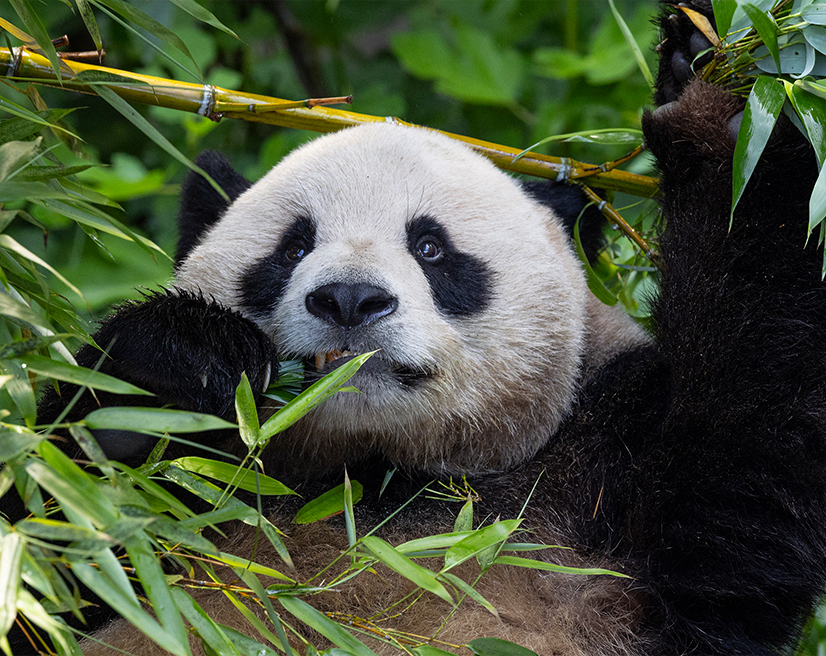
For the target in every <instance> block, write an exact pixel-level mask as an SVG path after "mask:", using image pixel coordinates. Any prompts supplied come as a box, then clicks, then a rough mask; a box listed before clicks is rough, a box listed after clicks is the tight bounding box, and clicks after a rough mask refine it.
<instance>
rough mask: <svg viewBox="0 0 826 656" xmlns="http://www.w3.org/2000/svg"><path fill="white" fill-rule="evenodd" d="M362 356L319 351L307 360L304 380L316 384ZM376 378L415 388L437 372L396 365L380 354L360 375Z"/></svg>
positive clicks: (344, 350)
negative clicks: (390, 379) (388, 377)
mask: <svg viewBox="0 0 826 656" xmlns="http://www.w3.org/2000/svg"><path fill="white" fill-rule="evenodd" d="M358 355H361V352H359V351H349V350H346V349H342V350H339V349H335V350H333V351H318V352H317V353H316V354H315V355H314V356H312V357H310V358H307V361H306V363H305V364H306V366H305V369H304V378H305V381H306V382H308V383H312V382H315V381H316V380H318V379H319V378H322V377H323V376H325V375H326V374H329V373H330V372H331V371H333V370H334V369H337V368H338V367H340V366H341V365H343V364H345V363H347V362H349V361H350V360H352V359H353V358H354V357H356V356H358ZM361 373H364V374H367V375H370V376H375V377H387V376H390V377H392V378H394V379H396V380H397V381H398V382H399V383H401V384H402V385H404V386H405V387H415V386H417V385H419V384H420V383H422V382H423V381H425V380H427V379H428V378H431V377H433V376H434V375H435V372H432V371H429V370H426V369H424V368H414V367H409V366H406V365H402V364H398V363H394V362H392V361H390V360H388V359H386V358H383V357H381V355H380V354H376V355H373V356H372V357H371V358H369V359H368V360H367V361H366V362H365V363H364V364H363V365H362V366H361V368H360V369H359V373H358V374H356V375H357V376H358V375H359V374H361Z"/></svg>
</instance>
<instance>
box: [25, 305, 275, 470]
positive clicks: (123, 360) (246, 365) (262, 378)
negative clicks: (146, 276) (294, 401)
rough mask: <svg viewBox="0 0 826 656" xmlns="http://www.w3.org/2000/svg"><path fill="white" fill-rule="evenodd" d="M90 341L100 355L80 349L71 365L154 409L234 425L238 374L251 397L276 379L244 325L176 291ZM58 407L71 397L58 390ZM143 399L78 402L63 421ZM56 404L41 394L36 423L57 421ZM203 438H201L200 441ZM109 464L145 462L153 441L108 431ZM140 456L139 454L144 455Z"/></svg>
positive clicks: (271, 356)
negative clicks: (122, 386)
mask: <svg viewBox="0 0 826 656" xmlns="http://www.w3.org/2000/svg"><path fill="white" fill-rule="evenodd" d="M95 341H96V342H97V344H98V345H99V346H100V348H101V349H103V350H104V351H105V352H106V355H105V356H103V357H102V355H101V352H100V351H99V350H98V349H95V348H92V347H90V346H86V347H84V348H83V349H81V350H80V351H79V352H78V354H77V360H78V363H79V364H81V365H82V366H86V367H90V368H99V369H100V371H101V372H103V373H106V374H109V375H112V376H115V377H117V378H120V379H121V380H125V381H127V382H130V383H132V384H134V385H137V386H138V387H140V388H142V389H145V390H147V391H149V392H152V393H153V394H155V396H156V398H155V400H154V405H172V406H175V407H177V408H179V409H182V410H188V411H195V412H203V413H206V414H212V415H217V416H219V417H223V418H224V419H227V420H230V421H234V420H235V390H236V388H237V386H238V383H239V382H240V380H241V374H242V373H246V375H247V378H248V379H249V381H250V385H251V387H252V389H253V392H254V393H255V394H256V395H258V394H260V393H261V392H262V391H263V390H264V389H266V387H267V385H268V384H269V382H270V379H271V378H274V377H275V376H276V375H277V372H278V364H277V359H276V354H275V349H274V346H273V344H272V342H271V341H270V340H269V338H268V337H267V336H266V335H265V334H264V333H263V332H262V331H261V330H260V329H259V328H258V327H257V326H256V325H255V324H253V323H252V322H251V321H249V320H248V319H245V318H244V317H242V316H241V315H240V314H238V313H237V312H234V311H232V310H229V309H227V308H225V307H223V306H221V305H219V304H218V303H216V302H214V301H207V300H206V299H204V298H202V297H200V296H197V295H194V294H190V293H186V292H181V291H174V292H163V293H157V294H152V295H149V296H148V297H147V298H146V300H144V301H143V302H140V303H131V304H127V305H124V306H122V307H120V308H119V309H118V310H117V311H116V313H115V314H114V315H113V316H112V317H110V318H109V319H108V320H107V321H106V322H104V323H103V325H102V326H101V328H100V330H99V331H98V332H97V333H96V334H95ZM62 396H63V399H67V398H72V396H73V390H71V389H69V390H64V392H63V394H62ZM147 402H148V403H150V404H151V403H152V400H151V399H150V397H145V396H141V397H123V396H115V395H109V394H105V393H98V394H97V396H96V397H92V396H91V395H90V394H86V395H84V397H83V398H82V400H81V401H80V402H79V403H78V404H77V405H76V406H75V410H74V411H73V413H72V415H71V416H70V417H69V419H70V420H76V419H80V418H82V416H84V415H85V414H86V413H88V412H89V411H90V410H93V409H94V408H96V407H98V405H99V404H100V405H104V406H107V405H108V406H113V405H146V404H147ZM63 403H64V402H63V401H62V400H58V399H56V398H55V394H54V393H53V392H51V391H50V392H49V393H47V395H46V396H45V397H44V399H43V401H42V402H41V405H40V411H41V417H42V421H49V420H50V419H51V418H50V416H49V415H55V416H56V415H57V414H58V413H59V412H60V411H61V410H62V408H63ZM205 437H208V434H205ZM99 438H100V439H99V441H100V442H101V446H103V447H104V451H106V453H107V455H108V456H109V457H112V458H115V459H119V460H131V459H132V458H139V456H140V455H144V456H145V455H146V453H148V450H149V449H151V446H152V444H153V443H154V441H152V440H147V439H138V436H137V435H136V434H132V433H129V434H127V433H126V432H124V431H120V432H118V431H115V432H111V434H109V433H106V434H102V435H100V436H99ZM145 452H146V453H145Z"/></svg>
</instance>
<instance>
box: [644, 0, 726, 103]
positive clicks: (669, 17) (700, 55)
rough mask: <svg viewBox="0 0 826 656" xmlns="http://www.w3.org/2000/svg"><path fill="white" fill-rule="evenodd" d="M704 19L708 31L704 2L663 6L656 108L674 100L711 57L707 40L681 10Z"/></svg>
mask: <svg viewBox="0 0 826 656" xmlns="http://www.w3.org/2000/svg"><path fill="white" fill-rule="evenodd" d="M684 8H685V9H687V10H689V11H692V12H696V14H699V15H701V16H704V17H705V18H706V20H707V21H708V25H709V27H710V29H715V27H714V12H713V11H712V9H711V4H710V3H709V2H707V1H704V0H694V1H693V2H690V3H680V5H679V6H676V5H674V4H672V3H667V4H666V5H665V11H664V13H663V15H662V16H661V18H660V31H661V40H660V43H659V44H658V45H657V54H658V55H659V57H660V65H659V71H658V74H657V89H656V93H655V97H654V100H655V102H656V104H657V105H664V104H666V103H670V102H673V101H675V100H677V99H678V98H679V97H680V95H681V94H682V92H683V90H684V89H685V87H686V85H688V83H689V82H691V80H692V79H693V78H694V76H695V73H696V72H697V71H699V70H700V69H702V67H703V66H705V65H706V64H707V63H708V62H709V61H711V58H712V57H713V56H714V54H713V51H712V47H713V46H712V43H711V41H710V40H709V38H708V37H707V36H706V35H705V34H704V33H703V31H702V30H700V29H699V28H698V27H697V26H696V25H695V24H694V23H693V22H692V20H691V19H690V18H689V16H688V14H686V12H685V11H683V9H684Z"/></svg>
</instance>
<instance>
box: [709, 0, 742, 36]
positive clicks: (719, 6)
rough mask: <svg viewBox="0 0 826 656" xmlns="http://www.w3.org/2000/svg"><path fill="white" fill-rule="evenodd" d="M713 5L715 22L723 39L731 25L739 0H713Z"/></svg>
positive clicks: (718, 33)
mask: <svg viewBox="0 0 826 656" xmlns="http://www.w3.org/2000/svg"><path fill="white" fill-rule="evenodd" d="M711 6H712V9H713V11H714V22H715V23H716V24H717V35H718V36H719V37H720V38H721V39H722V38H723V37H724V36H725V35H726V34H728V31H729V28H730V27H731V19H732V18H733V17H734V12H735V10H736V9H737V0H711Z"/></svg>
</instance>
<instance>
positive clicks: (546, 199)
mask: <svg viewBox="0 0 826 656" xmlns="http://www.w3.org/2000/svg"><path fill="white" fill-rule="evenodd" d="M522 188H523V189H524V190H525V191H526V192H528V193H529V194H530V195H531V196H533V197H534V198H535V199H536V200H538V201H539V202H540V203H543V204H544V205H547V206H548V207H550V208H551V209H553V210H554V213H555V214H556V215H557V216H558V217H559V218H560V219H561V220H562V225H564V226H565V230H566V231H567V232H568V236H569V237H570V238H571V240H573V238H574V226H575V225H576V222H577V221H579V241H580V243H581V244H582V250H583V251H585V257H587V258H588V261H589V262H591V263H594V262H595V261H596V257H597V253H598V252H599V249H600V248H602V245H603V243H604V239H603V233H602V231H603V229H604V227H605V225H606V220H605V217H604V216H603V215H602V213H601V212H600V211H599V210H598V209H597V207H596V205H594V204H592V203H589V201H588V198H587V197H586V196H585V192H583V191H582V189H580V188H579V187H578V186H577V185H574V184H566V183H564V182H554V181H549V180H543V181H538V180H537V181H534V180H531V181H526V182H523V183H522Z"/></svg>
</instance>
